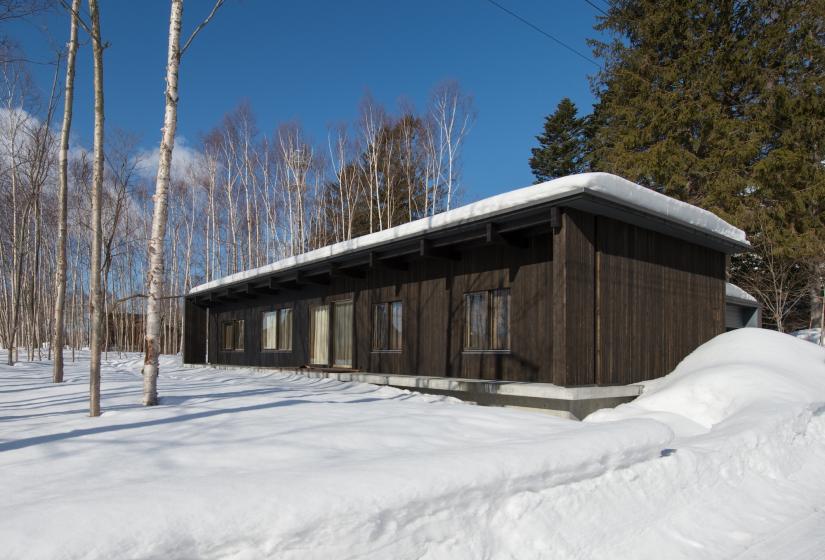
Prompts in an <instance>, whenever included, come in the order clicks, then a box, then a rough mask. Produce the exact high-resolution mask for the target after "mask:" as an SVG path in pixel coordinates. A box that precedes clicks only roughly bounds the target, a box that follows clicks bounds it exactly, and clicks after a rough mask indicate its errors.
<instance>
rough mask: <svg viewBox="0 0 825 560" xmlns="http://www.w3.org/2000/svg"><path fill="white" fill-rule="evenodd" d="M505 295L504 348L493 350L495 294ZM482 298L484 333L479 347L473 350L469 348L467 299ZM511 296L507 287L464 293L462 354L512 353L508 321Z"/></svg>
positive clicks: (510, 330) (468, 306) (509, 322)
mask: <svg viewBox="0 0 825 560" xmlns="http://www.w3.org/2000/svg"><path fill="white" fill-rule="evenodd" d="M502 293H503V294H506V298H507V299H506V301H507V307H506V309H507V317H506V323H505V325H506V327H505V328H506V347H504V348H493V340H494V339H495V338H496V336H495V334H494V333H495V327H496V313H495V303H494V302H495V300H496V294H502ZM482 294H483V296H484V304H483V312H484V317H483V318H482V320H483V323H484V325H485V332H484V333H483V337H484V341H483V343H482V345H481V347H478V348H475V347H471V346H470V304H469V298H470V297H473V296H479V295H482ZM511 295H512V292H511V290H510V288H509V287H507V288H491V289H489V290H475V291H472V292H465V293H464V335H463V344H462V353H463V354H509V353H510V352H512V321H511V320H510V315H511V313H510V309H511V307H512V305H511Z"/></svg>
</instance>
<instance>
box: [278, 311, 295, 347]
mask: <svg viewBox="0 0 825 560" xmlns="http://www.w3.org/2000/svg"><path fill="white" fill-rule="evenodd" d="M291 349H292V309H281V310H280V311H279V312H278V350H291Z"/></svg>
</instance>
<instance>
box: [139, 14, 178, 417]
mask: <svg viewBox="0 0 825 560" xmlns="http://www.w3.org/2000/svg"><path fill="white" fill-rule="evenodd" d="M182 16H183V0H172V11H171V14H170V16H169V53H168V58H167V62H166V111H165V114H164V117H163V138H162V139H161V143H160V154H159V161H158V176H157V181H156V183H155V196H154V203H155V208H154V213H153V215H152V237H151V239H150V240H149V298H148V299H147V302H146V303H147V310H146V363H145V364H144V367H143V404H144V405H145V406H152V405H156V404H157V403H158V390H157V380H158V373H159V371H158V370H159V367H158V342H159V341H158V337H159V336H160V334H161V333H160V328H161V325H160V314H161V308H160V306H161V299H160V298H161V297H162V296H163V267H164V262H163V249H164V247H163V238H164V236H165V234H166V219H167V213H168V206H167V205H168V198H169V173H170V167H171V165H172V150H173V148H174V147H175V129H176V128H177V121H178V66H179V64H180V26H181V18H182Z"/></svg>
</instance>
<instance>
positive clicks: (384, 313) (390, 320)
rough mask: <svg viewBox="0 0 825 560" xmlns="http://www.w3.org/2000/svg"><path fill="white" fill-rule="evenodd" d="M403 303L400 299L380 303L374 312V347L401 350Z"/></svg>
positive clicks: (376, 349)
mask: <svg viewBox="0 0 825 560" xmlns="http://www.w3.org/2000/svg"><path fill="white" fill-rule="evenodd" d="M402 310H403V304H402V303H401V302H400V301H391V302H387V303H378V304H376V305H374V306H373V313H372V349H373V350H375V351H378V352H381V351H400V350H401V336H402V333H403V322H402Z"/></svg>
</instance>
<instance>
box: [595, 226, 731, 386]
mask: <svg viewBox="0 0 825 560" xmlns="http://www.w3.org/2000/svg"><path fill="white" fill-rule="evenodd" d="M596 240H597V251H596V269H597V277H598V282H597V284H598V288H597V301H598V304H597V306H598V311H597V322H596V325H595V327H596V333H597V351H596V382H597V383H598V384H617V383H619V384H626V383H634V382H638V381H644V380H647V379H653V378H656V377H660V376H662V375H664V374H666V373H668V372H670V371H671V370H672V369H673V368H674V367H675V366H676V365H677V364H678V363H679V362H680V361H681V360H682V359H683V358H684V357H685V356H687V354H689V353H690V352H691V351H693V350H694V349H695V348H696V347H697V346H699V345H700V344H702V343H704V342H706V341H707V340H709V339H711V338H712V337H714V336H716V335H717V334H719V333H721V332H723V331H724V309H725V256H724V255H723V254H722V253H719V252H717V251H713V250H711V249H707V248H704V247H701V246H698V245H694V244H691V243H687V242H685V241H681V240H678V239H675V238H672V237H668V236H666V235H661V234H657V233H653V232H651V231H648V230H644V229H641V228H637V227H634V226H631V225H628V224H624V223H621V222H618V221H616V220H612V219H609V218H602V217H597V218H596Z"/></svg>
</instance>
